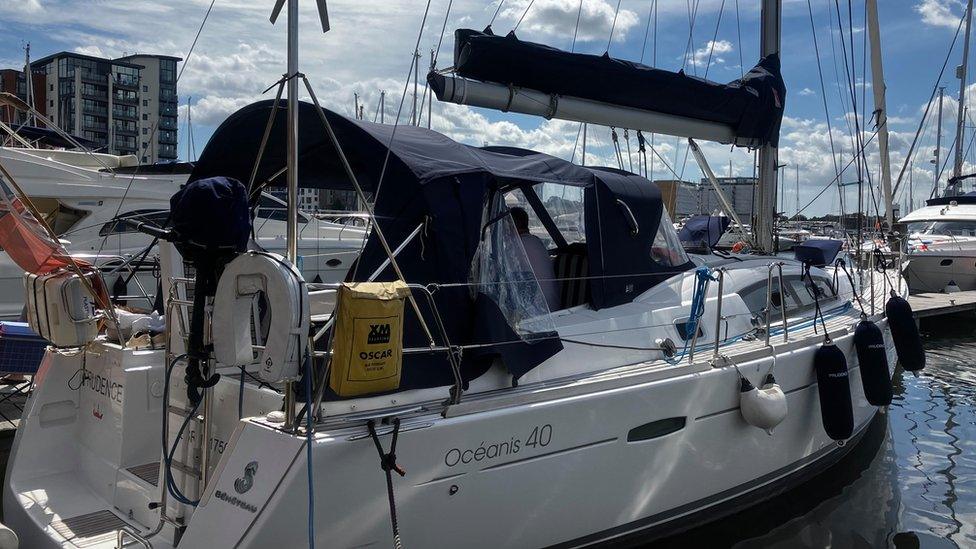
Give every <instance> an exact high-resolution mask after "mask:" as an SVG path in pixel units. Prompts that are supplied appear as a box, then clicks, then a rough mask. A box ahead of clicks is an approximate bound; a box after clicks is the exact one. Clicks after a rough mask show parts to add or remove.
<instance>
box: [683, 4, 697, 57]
mask: <svg viewBox="0 0 976 549" xmlns="http://www.w3.org/2000/svg"><path fill="white" fill-rule="evenodd" d="M693 1H694V2H695V7H694V9H692V7H691V5H692V2H693ZM685 6H686V7H687V9H688V42H687V43H686V44H685V55H684V59H683V60H682V61H681V70H685V67H687V66H688V56H689V55H693V53H694V45H695V18H696V16H697V14H698V3H697V0H685ZM692 70H693V71H694V65H692Z"/></svg>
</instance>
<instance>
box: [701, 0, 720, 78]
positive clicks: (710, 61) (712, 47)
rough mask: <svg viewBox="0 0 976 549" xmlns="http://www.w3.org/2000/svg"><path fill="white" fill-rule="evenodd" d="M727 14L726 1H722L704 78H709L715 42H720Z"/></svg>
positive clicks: (709, 48)
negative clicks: (724, 16) (719, 37)
mask: <svg viewBox="0 0 976 549" xmlns="http://www.w3.org/2000/svg"><path fill="white" fill-rule="evenodd" d="M724 12H725V0H722V5H721V6H720V7H719V8H718V20H716V21H715V32H714V33H713V34H712V43H711V44H710V45H709V47H708V59H707V60H706V61H705V75H704V76H703V77H702V78H708V69H709V68H710V67H711V65H712V53H713V52H714V51H715V41H716V40H718V28H719V26H721V25H722V14H723V13H724Z"/></svg>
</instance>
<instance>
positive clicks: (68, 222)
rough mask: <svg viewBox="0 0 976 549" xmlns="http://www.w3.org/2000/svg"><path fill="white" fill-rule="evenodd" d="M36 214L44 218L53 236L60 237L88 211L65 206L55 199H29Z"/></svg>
mask: <svg viewBox="0 0 976 549" xmlns="http://www.w3.org/2000/svg"><path fill="white" fill-rule="evenodd" d="M31 201H32V202H33V203H34V206H35V207H36V208H37V210H38V212H40V214H41V215H42V216H43V217H44V221H45V222H47V225H48V227H51V230H53V231H54V234H56V235H58V236H61V235H63V234H65V233H67V232H68V231H70V230H71V229H72V228H74V226H75V225H77V224H78V222H79V221H81V220H82V219H84V218H85V216H87V215H88V211H86V210H79V209H76V208H72V207H70V206H65V205H64V204H62V203H61V201H60V200H58V199H56V198H34V199H31Z"/></svg>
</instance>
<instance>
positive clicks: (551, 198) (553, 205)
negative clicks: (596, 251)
mask: <svg viewBox="0 0 976 549" xmlns="http://www.w3.org/2000/svg"><path fill="white" fill-rule="evenodd" d="M532 189H533V190H534V191H535V193H536V195H538V196H539V200H540V201H541V202H542V205H543V206H544V207H545V208H546V212H548V214H549V217H551V218H552V221H553V223H555V224H556V229H558V230H559V233H560V234H561V235H562V236H563V238H564V239H566V243H567V244H572V243H573V242H586V223H585V221H584V213H583V188H582V187H577V186H574V185H562V184H559V183H540V184H538V185H534V186H533V187H532ZM505 204H506V205H507V206H508V207H509V208H514V207H519V208H522V209H524V210H525V212H526V213H528V214H529V232H530V233H532V234H534V235H535V236H538V237H539V238H540V239H542V242H543V243H545V245H546V247H547V248H550V249H552V248H554V247H555V244H554V243H553V241H552V236H551V235H550V234H549V231H547V230H546V228H545V227H544V226H543V225H542V221H541V220H540V219H539V216H538V215H536V212H535V211H534V210H533V209H532V206H531V205H530V204H529V201H528V199H526V198H525V194H524V193H523V192H522V189H515V190H513V191H510V192H508V193H507V194H506V195H505Z"/></svg>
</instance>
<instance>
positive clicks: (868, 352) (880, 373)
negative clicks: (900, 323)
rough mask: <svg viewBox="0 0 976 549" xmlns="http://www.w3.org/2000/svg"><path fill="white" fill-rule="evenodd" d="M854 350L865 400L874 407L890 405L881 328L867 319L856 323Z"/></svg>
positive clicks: (888, 377) (885, 354)
mask: <svg viewBox="0 0 976 549" xmlns="http://www.w3.org/2000/svg"><path fill="white" fill-rule="evenodd" d="M854 348H855V349H857V363H858V365H859V366H860V368H861V385H862V386H863V387H864V396H865V398H867V399H868V402H870V403H871V404H872V405H874V406H887V405H889V404H891V374H890V373H889V371H888V354H887V353H886V352H885V343H884V336H883V335H882V334H881V328H878V325H877V324H875V323H874V322H871V321H870V320H867V319H865V320H862V321H860V322H858V323H857V327H856V328H854Z"/></svg>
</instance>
